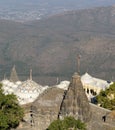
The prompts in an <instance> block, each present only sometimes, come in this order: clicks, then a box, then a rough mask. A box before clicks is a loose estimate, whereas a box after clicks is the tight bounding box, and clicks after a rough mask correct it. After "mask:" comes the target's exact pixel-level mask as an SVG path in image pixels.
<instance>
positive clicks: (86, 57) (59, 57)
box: [0, 6, 115, 82]
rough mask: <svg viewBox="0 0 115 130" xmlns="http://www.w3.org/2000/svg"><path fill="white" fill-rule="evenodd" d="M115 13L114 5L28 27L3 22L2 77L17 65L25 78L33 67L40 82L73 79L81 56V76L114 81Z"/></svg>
mask: <svg viewBox="0 0 115 130" xmlns="http://www.w3.org/2000/svg"><path fill="white" fill-rule="evenodd" d="M114 11H115V7H113V6H112V7H102V8H95V9H86V10H79V11H70V12H68V13H66V14H63V15H56V16H51V17H49V18H47V19H43V20H39V21H35V22H29V23H24V24H22V23H15V22H11V24H10V22H8V21H7V22H6V23H5V21H4V22H2V23H1V20H0V28H1V30H0V52H1V53H0V66H1V70H0V72H1V74H3V73H5V72H7V74H8V75H9V72H8V71H9V69H11V67H12V66H13V64H16V66H17V71H18V72H20V73H19V74H20V75H21V76H23V75H28V69H30V68H33V72H34V75H35V76H37V77H36V78H37V81H39V77H40V76H46V77H47V76H51V77H66V78H69V77H71V75H72V74H73V72H74V71H77V61H76V58H77V55H79V54H80V55H81V68H80V70H81V74H83V73H85V72H86V71H88V72H89V73H90V74H91V75H95V77H99V78H102V79H108V80H110V79H111V78H112V77H114V75H115V71H114V70H115V68H114V66H115V58H114V57H115V51H114V49H115V43H114V42H115V38H114V36H115V22H114V21H115V14H114ZM6 25H7V26H6ZM7 30H8V31H7ZM46 80H47V79H46ZM40 82H44V78H42V79H40ZM49 82H50V81H49Z"/></svg>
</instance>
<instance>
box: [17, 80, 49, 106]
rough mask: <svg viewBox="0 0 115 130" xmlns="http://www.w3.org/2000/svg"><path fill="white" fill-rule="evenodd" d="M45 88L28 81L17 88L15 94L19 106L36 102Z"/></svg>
mask: <svg viewBox="0 0 115 130" xmlns="http://www.w3.org/2000/svg"><path fill="white" fill-rule="evenodd" d="M46 88H47V87H43V86H41V85H39V84H37V83H36V82H34V81H33V80H31V79H29V80H27V81H24V82H23V83H22V84H21V85H19V86H18V88H17V90H16V93H15V94H16V95H17V97H18V100H19V102H20V104H27V103H30V102H33V101H34V100H36V98H37V97H38V96H39V94H41V93H42V92H43V91H44V90H45V89H46Z"/></svg>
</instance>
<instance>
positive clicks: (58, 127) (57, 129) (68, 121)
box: [47, 117, 86, 130]
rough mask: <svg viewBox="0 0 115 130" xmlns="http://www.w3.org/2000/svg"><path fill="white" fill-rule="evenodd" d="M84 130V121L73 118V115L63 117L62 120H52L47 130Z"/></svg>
mask: <svg viewBox="0 0 115 130" xmlns="http://www.w3.org/2000/svg"><path fill="white" fill-rule="evenodd" d="M69 129H72V130H77V129H79V130H86V125H85V123H83V122H81V121H80V120H76V119H74V117H65V118H64V120H59V119H58V120H55V121H53V122H52V123H51V124H50V126H49V127H48V129H47V130H69Z"/></svg>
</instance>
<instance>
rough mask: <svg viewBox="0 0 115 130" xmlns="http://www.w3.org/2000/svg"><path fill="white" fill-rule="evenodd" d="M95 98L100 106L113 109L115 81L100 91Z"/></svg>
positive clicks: (114, 106) (114, 107)
mask: <svg viewBox="0 0 115 130" xmlns="http://www.w3.org/2000/svg"><path fill="white" fill-rule="evenodd" d="M96 99H97V102H98V104H100V105H101V106H102V107H104V108H107V109H110V110H115V83H113V84H112V85H110V87H109V88H108V89H106V90H105V91H101V92H100V94H99V95H98V96H97V97H96Z"/></svg>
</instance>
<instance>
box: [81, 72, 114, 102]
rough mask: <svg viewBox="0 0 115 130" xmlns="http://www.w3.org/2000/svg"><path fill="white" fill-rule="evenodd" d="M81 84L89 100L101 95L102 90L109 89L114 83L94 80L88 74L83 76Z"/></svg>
mask: <svg viewBox="0 0 115 130" xmlns="http://www.w3.org/2000/svg"><path fill="white" fill-rule="evenodd" d="M81 82H82V84H83V88H84V90H85V92H86V95H87V97H88V98H89V100H90V99H91V98H93V97H95V96H96V95H98V94H99V93H100V91H101V90H105V89H107V88H109V86H110V85H111V84H112V82H107V81H106V80H102V79H98V78H94V77H92V76H91V75H89V74H88V73H85V74H84V75H82V76H81Z"/></svg>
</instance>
